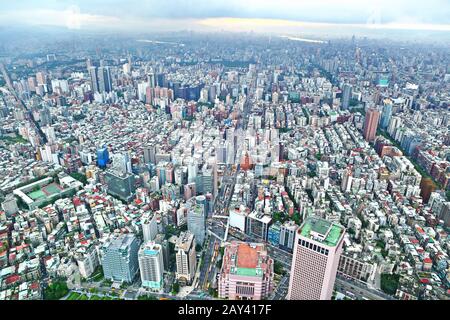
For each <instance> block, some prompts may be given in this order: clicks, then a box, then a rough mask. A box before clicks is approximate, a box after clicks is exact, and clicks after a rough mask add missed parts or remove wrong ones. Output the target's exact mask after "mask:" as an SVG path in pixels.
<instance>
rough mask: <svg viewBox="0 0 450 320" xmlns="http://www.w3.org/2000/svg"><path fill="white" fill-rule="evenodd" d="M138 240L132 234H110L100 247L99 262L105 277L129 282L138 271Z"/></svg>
mask: <svg viewBox="0 0 450 320" xmlns="http://www.w3.org/2000/svg"><path fill="white" fill-rule="evenodd" d="M138 250H139V241H138V239H137V238H136V237H135V236H134V234H131V233H128V234H122V235H119V236H112V237H111V238H109V239H108V240H107V241H106V242H105V243H104V244H103V245H102V247H101V249H100V253H101V264H102V267H103V273H104V275H105V278H106V279H109V280H112V281H120V282H128V283H131V282H132V281H133V279H134V277H135V276H136V274H137V273H138V270H139V265H138Z"/></svg>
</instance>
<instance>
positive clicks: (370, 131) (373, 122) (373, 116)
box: [363, 108, 380, 142]
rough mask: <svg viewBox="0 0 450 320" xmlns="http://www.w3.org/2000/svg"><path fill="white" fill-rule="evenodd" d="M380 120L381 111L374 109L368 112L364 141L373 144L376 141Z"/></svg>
mask: <svg viewBox="0 0 450 320" xmlns="http://www.w3.org/2000/svg"><path fill="white" fill-rule="evenodd" d="M379 119H380V111H378V110H376V109H372V108H371V109H369V110H367V113H366V118H365V121H364V131H363V136H364V139H365V140H366V141H367V142H373V141H374V140H375V137H376V134H377V127H378V120H379Z"/></svg>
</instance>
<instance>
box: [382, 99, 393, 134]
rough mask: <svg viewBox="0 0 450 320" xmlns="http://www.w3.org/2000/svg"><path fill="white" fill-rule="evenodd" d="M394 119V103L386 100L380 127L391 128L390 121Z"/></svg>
mask: <svg viewBox="0 0 450 320" xmlns="http://www.w3.org/2000/svg"><path fill="white" fill-rule="evenodd" d="M391 117H392V101H391V100H389V99H385V100H384V102H383V112H382V113H381V121H380V126H381V128H382V129H387V127H388V126H389V121H391Z"/></svg>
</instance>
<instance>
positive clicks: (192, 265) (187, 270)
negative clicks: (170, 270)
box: [175, 231, 197, 284]
mask: <svg viewBox="0 0 450 320" xmlns="http://www.w3.org/2000/svg"><path fill="white" fill-rule="evenodd" d="M175 258H176V264H177V270H176V273H175V278H176V279H177V280H178V281H179V282H180V283H181V284H190V283H191V282H192V280H193V279H194V276H195V271H196V268H197V258H196V252H195V240H194V235H193V234H192V233H190V232H189V231H187V232H182V233H181V234H180V236H179V237H178V239H177V242H176V243H175Z"/></svg>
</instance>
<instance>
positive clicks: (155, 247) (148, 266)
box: [138, 242, 164, 291]
mask: <svg viewBox="0 0 450 320" xmlns="http://www.w3.org/2000/svg"><path fill="white" fill-rule="evenodd" d="M138 260H139V270H140V274H141V281H142V286H143V287H144V288H148V289H151V290H154V291H159V290H161V289H162V288H163V285H164V276H163V273H164V262H163V252H162V247H161V245H159V244H156V243H154V242H146V243H144V244H142V246H141V247H140V249H139V253H138Z"/></svg>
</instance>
